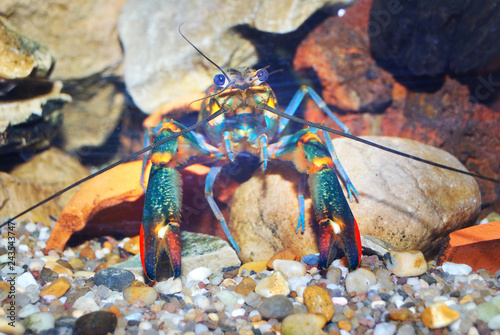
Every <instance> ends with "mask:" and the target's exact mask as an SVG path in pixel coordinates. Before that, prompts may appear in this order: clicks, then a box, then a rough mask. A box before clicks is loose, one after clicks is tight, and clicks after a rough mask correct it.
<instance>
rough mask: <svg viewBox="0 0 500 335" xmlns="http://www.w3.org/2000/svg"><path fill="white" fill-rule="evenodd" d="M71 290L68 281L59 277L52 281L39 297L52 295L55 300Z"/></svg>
mask: <svg viewBox="0 0 500 335" xmlns="http://www.w3.org/2000/svg"><path fill="white" fill-rule="evenodd" d="M70 288H71V284H70V282H69V280H68V279H67V278H65V277H60V278H58V279H56V280H54V281H53V282H52V283H51V284H50V285H49V286H47V287H46V288H44V289H43V290H42V291H41V292H40V297H44V296H46V295H53V296H55V297H56V298H60V297H62V296H63V295H64V294H65V293H66V292H68V290H69V289H70Z"/></svg>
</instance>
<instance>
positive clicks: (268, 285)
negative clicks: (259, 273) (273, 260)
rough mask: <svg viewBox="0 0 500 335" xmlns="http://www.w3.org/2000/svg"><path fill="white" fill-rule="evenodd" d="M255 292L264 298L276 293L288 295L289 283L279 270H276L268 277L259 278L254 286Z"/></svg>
mask: <svg viewBox="0 0 500 335" xmlns="http://www.w3.org/2000/svg"><path fill="white" fill-rule="evenodd" d="M255 292H256V293H257V294H259V295H260V296H262V297H264V298H269V297H272V296H273V295H277V294H282V295H284V296H288V295H289V294H290V284H289V283H288V282H287V281H286V279H285V277H284V276H283V274H282V273H281V272H279V271H276V272H274V273H273V274H272V275H271V276H270V277H266V278H263V279H261V280H260V281H259V283H258V284H257V286H256V287H255Z"/></svg>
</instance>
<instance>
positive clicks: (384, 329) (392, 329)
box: [373, 322, 396, 335]
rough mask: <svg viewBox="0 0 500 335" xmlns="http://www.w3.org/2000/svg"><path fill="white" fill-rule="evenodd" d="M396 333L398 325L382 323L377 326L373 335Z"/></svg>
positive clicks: (391, 334)
mask: <svg viewBox="0 0 500 335" xmlns="http://www.w3.org/2000/svg"><path fill="white" fill-rule="evenodd" d="M394 333H396V325H395V324H392V323H388V322H382V323H379V324H377V325H376V326H375V330H374V331H373V335H393V334H394Z"/></svg>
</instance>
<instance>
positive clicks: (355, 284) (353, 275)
mask: <svg viewBox="0 0 500 335" xmlns="http://www.w3.org/2000/svg"><path fill="white" fill-rule="evenodd" d="M376 283H377V277H376V276H375V274H374V273H373V272H371V271H370V270H368V269H366V268H358V269H356V270H354V271H352V272H350V273H349V274H348V275H347V277H346V278H345V289H346V291H347V293H351V292H356V294H363V293H368V288H369V287H370V286H372V285H375V284H376Z"/></svg>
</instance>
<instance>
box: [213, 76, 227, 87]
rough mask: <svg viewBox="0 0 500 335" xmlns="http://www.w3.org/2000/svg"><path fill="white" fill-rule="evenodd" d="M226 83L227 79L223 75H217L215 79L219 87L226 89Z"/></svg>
mask: <svg viewBox="0 0 500 335" xmlns="http://www.w3.org/2000/svg"><path fill="white" fill-rule="evenodd" d="M225 83H226V77H225V76H224V75H223V74H216V75H215V77H214V84H215V85H217V86H219V87H224V84H225Z"/></svg>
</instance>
